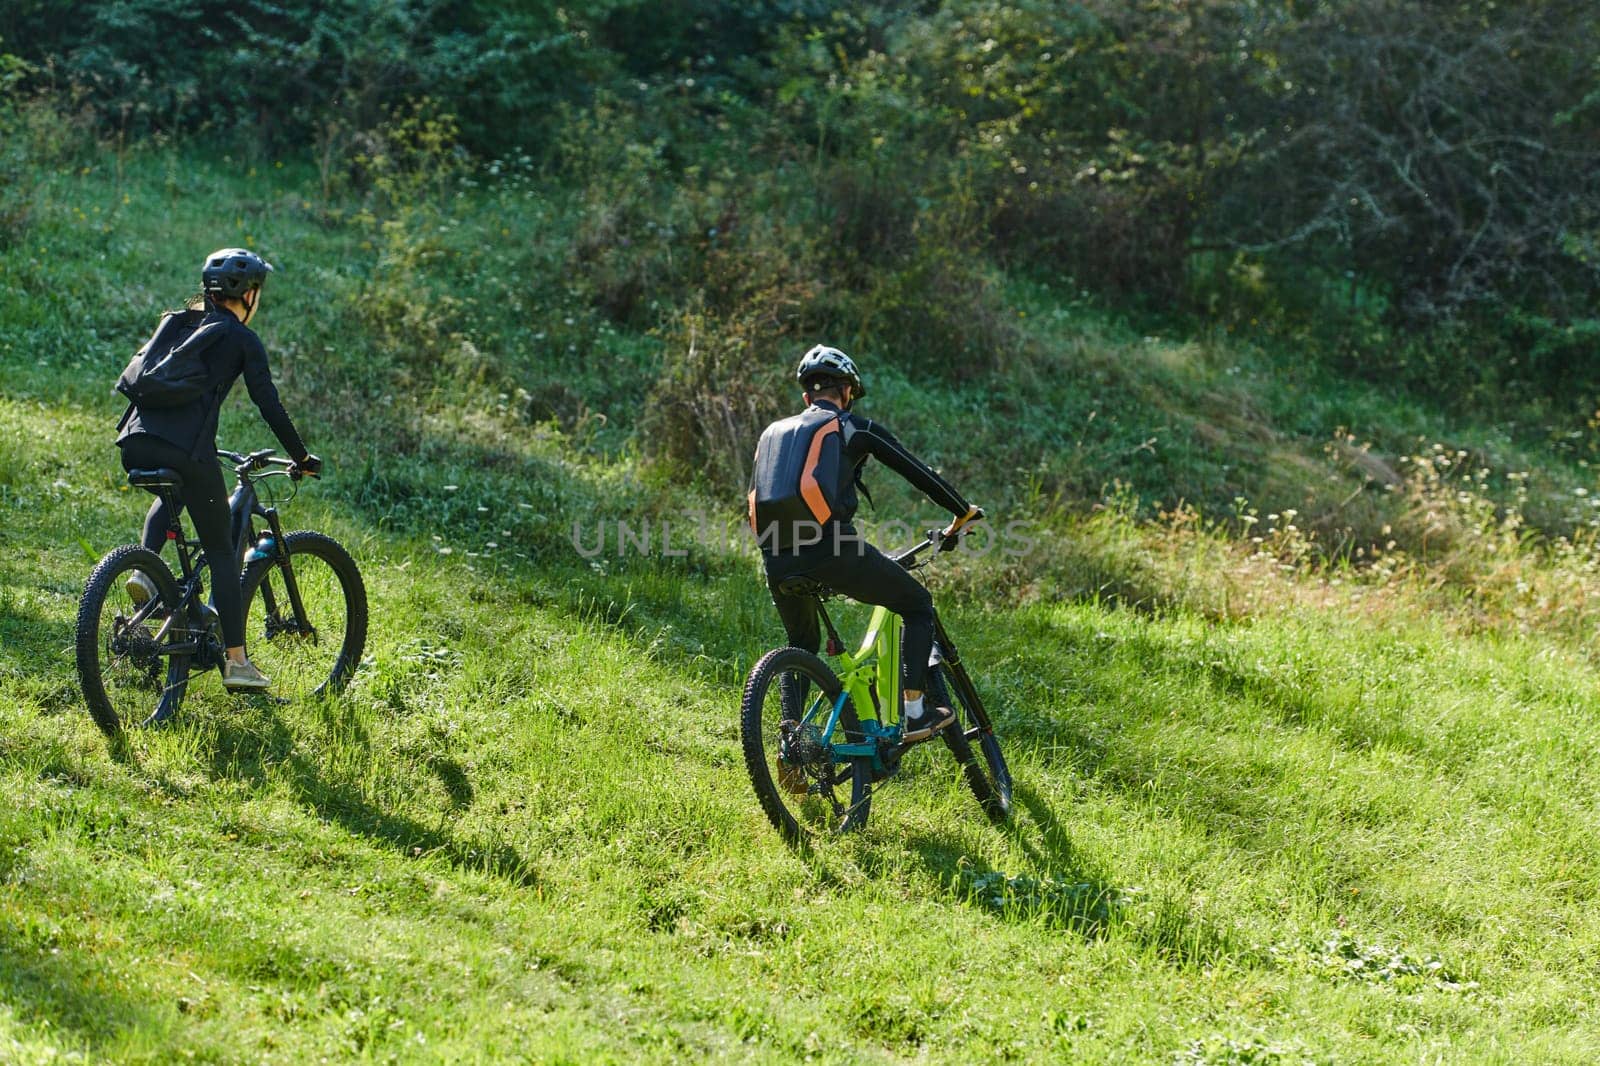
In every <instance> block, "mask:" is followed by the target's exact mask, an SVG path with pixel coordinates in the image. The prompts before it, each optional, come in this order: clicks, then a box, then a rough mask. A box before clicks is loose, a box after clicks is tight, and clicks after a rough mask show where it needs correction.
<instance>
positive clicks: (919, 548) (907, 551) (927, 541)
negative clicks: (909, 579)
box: [889, 525, 972, 570]
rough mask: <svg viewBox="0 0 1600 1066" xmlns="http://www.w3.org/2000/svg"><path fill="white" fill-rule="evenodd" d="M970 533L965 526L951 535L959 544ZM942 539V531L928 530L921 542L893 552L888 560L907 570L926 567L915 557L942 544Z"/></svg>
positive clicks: (943, 537)
mask: <svg viewBox="0 0 1600 1066" xmlns="http://www.w3.org/2000/svg"><path fill="white" fill-rule="evenodd" d="M971 532H972V526H971V525H967V526H964V527H962V528H961V529H958V530H957V531H956V532H955V533H954V534H952V535H953V536H954V537H955V539H956V540H957V542H959V541H960V540H961V538H962V537H965V536H966V535H967V534H969V533H971ZM944 539H945V536H944V530H942V529H930V530H928V533H927V535H926V536H925V537H923V538H922V540H921V541H920V542H919V543H917V544H913V545H912V546H911V547H909V548H903V549H901V550H900V551H898V552H895V553H894V554H893V555H891V556H889V558H891V559H893V560H894V561H895V562H897V563H899V564H900V565H901V566H903V567H905V568H906V569H907V570H915V569H917V568H918V567H921V566H927V565H928V564H927V563H926V562H920V561H918V559H917V556H919V555H921V554H922V553H923V552H925V551H927V550H928V549H929V548H932V547H936V546H937V545H939V544H942V543H943V542H944Z"/></svg>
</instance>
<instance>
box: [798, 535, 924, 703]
mask: <svg viewBox="0 0 1600 1066" xmlns="http://www.w3.org/2000/svg"><path fill="white" fill-rule="evenodd" d="M857 545H858V546H857ZM766 566H767V587H768V589H769V590H770V591H771V592H772V603H773V606H775V607H777V608H778V617H779V618H781V619H782V620H783V628H784V631H785V632H786V633H787V634H788V637H789V643H790V644H792V645H794V646H795V647H797V648H804V649H805V650H806V651H810V652H814V651H816V650H817V648H818V647H819V646H820V645H821V643H822V633H821V629H820V626H819V624H818V621H817V601H816V600H815V599H814V598H812V597H810V596H791V595H789V594H788V593H785V592H780V591H779V590H778V585H779V584H780V583H781V582H782V581H783V579H784V578H788V577H793V576H796V575H797V574H804V575H805V576H806V577H809V578H811V579H812V580H814V581H820V582H821V583H822V584H824V585H827V586H828V587H829V588H831V589H833V590H834V591H835V592H841V593H843V594H844V595H846V596H849V597H850V598H851V599H853V600H860V601H861V602H862V603H872V604H879V605H881V606H884V607H887V608H889V610H891V611H893V612H894V613H895V614H897V615H899V616H900V618H901V619H902V620H903V621H904V622H905V629H904V630H903V633H904V636H903V637H902V638H901V642H900V648H901V658H900V676H901V677H902V678H903V679H904V686H905V687H906V688H908V689H911V690H912V691H918V692H920V691H922V690H924V689H926V688H927V687H928V682H927V675H928V656H929V654H930V653H931V652H932V650H933V596H932V595H931V594H930V593H929V592H928V590H927V589H926V588H924V587H923V585H922V583H921V582H920V581H918V580H917V579H916V578H914V577H912V576H911V574H910V573H908V572H907V571H906V568H905V567H903V566H901V565H900V564H899V563H897V562H895V561H894V560H893V559H891V558H889V557H888V556H887V555H884V554H883V553H882V552H881V551H879V550H878V549H877V548H874V547H873V546H872V545H870V544H868V543H866V542H865V541H856V542H854V543H852V544H851V546H849V547H846V548H845V549H844V550H843V551H841V552H840V553H839V554H838V555H831V556H819V555H811V554H807V553H801V554H800V555H798V556H795V555H787V556H785V555H779V556H767V557H766Z"/></svg>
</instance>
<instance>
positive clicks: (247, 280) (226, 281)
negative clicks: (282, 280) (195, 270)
mask: <svg viewBox="0 0 1600 1066" xmlns="http://www.w3.org/2000/svg"><path fill="white" fill-rule="evenodd" d="M270 273H272V264H271V263H269V262H267V261H266V260H265V259H263V258H261V257H260V256H259V255H257V254H256V253H254V252H252V251H250V249H248V248H222V249H219V250H217V251H215V252H212V253H211V254H210V255H208V256H206V265H205V266H203V267H201V268H200V284H201V286H202V287H203V288H204V289H205V292H206V295H207V296H212V297H221V298H223V299H225V300H237V299H239V298H240V297H242V296H243V295H244V294H245V293H247V292H249V291H250V290H251V289H259V288H261V284H262V282H264V281H266V280H267V275H268V274H270Z"/></svg>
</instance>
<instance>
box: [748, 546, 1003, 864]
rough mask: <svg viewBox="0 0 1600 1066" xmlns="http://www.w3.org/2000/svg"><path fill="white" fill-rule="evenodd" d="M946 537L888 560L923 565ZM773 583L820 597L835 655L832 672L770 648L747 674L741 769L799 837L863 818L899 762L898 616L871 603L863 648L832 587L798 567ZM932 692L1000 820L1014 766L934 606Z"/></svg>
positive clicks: (800, 655)
mask: <svg viewBox="0 0 1600 1066" xmlns="http://www.w3.org/2000/svg"><path fill="white" fill-rule="evenodd" d="M941 538H942V531H940V530H936V529H935V530H929V531H928V535H927V538H926V539H924V540H923V541H922V543H920V544H917V545H914V546H913V547H911V548H908V549H906V550H904V551H902V552H899V553H898V554H896V555H894V556H891V558H893V559H894V560H895V561H896V562H898V563H899V564H900V565H901V566H904V567H905V568H906V569H907V570H915V569H917V568H919V567H923V566H927V565H928V560H927V559H924V558H923V553H924V552H927V551H928V550H929V549H931V548H934V547H935V546H936V545H938V544H939V542H940V540H941ZM780 587H781V589H782V590H783V591H784V592H788V593H792V594H794V595H798V596H815V597H816V598H817V613H818V616H819V618H820V619H821V621H822V624H823V626H824V627H825V628H826V630H827V634H828V646H827V651H828V654H830V655H832V656H836V657H837V659H838V661H839V669H838V671H837V672H836V671H835V670H834V669H833V668H832V667H830V666H829V665H828V663H826V662H824V661H823V660H822V659H821V658H819V657H818V656H816V655H813V654H812V653H811V652H808V651H805V650H803V649H801V648H775V649H774V650H772V651H769V652H768V653H767V654H765V655H763V656H762V657H761V659H760V660H759V661H758V662H757V663H756V665H755V667H754V668H753V669H751V671H750V676H749V678H748V680H746V682H745V687H744V700H743V704H742V707H741V711H740V718H739V729H740V734H741V737H742V739H743V742H744V761H745V768H746V769H747V770H749V772H750V783H751V784H752V785H754V786H755V790H756V796H757V797H758V798H759V799H760V801H761V809H762V810H764V811H766V813H767V817H768V818H770V819H771V820H772V824H773V825H774V826H776V827H777V828H778V831H779V832H781V833H782V834H783V835H784V836H785V837H787V838H789V839H790V840H794V841H798V840H802V839H804V838H805V837H807V836H808V835H811V834H814V833H822V832H845V831H849V830H852V829H859V828H861V827H862V826H864V825H865V824H866V821H867V815H868V813H869V811H870V810H871V806H872V791H873V788H874V786H875V785H877V784H879V783H880V782H883V781H886V780H887V779H889V778H890V777H893V776H894V775H895V774H896V773H898V772H899V770H900V760H901V756H902V755H904V754H905V752H906V750H907V749H908V748H909V747H910V745H908V744H906V743H905V742H904V741H903V739H902V732H903V717H902V712H903V709H902V706H901V705H902V703H903V696H902V693H901V687H902V686H901V680H900V631H901V626H902V623H901V620H900V617H899V616H898V615H896V614H894V613H892V612H890V611H889V610H887V609H886V608H883V607H875V608H873V611H872V616H871V619H870V620H869V622H868V624H867V632H866V635H865V637H863V638H862V641H861V644H860V646H859V647H858V648H857V650H856V651H855V652H853V653H852V652H848V651H846V650H845V645H844V643H843V642H842V641H841V640H840V639H839V633H838V631H837V630H836V629H835V628H834V624H833V619H832V618H830V617H829V616H828V612H827V609H826V606H825V605H824V602H823V601H824V600H826V599H827V598H829V597H830V596H832V595H833V592H832V590H830V589H828V588H826V587H825V586H823V585H820V584H818V583H817V582H815V581H812V580H810V579H809V578H805V577H797V578H791V579H789V580H788V581H785V582H784V583H783V584H782V585H781V586H780ZM927 698H928V701H929V702H930V703H931V704H932V705H933V706H944V707H949V708H950V709H951V710H953V711H954V712H955V721H954V722H953V723H952V724H950V725H948V726H946V727H945V728H944V729H943V730H941V731H940V733H939V734H938V735H939V736H940V738H942V739H943V740H944V743H945V747H946V748H947V749H948V750H949V752H950V754H951V755H953V756H954V757H955V760H956V763H957V765H959V766H960V768H961V772H962V774H963V776H964V777H965V778H966V781H967V784H968V786H969V787H970V788H971V789H972V794H973V795H974V796H976V797H977V800H978V803H979V805H981V806H982V807H983V809H984V811H985V813H987V814H988V815H989V817H990V818H991V819H992V820H994V821H995V822H1002V821H1004V820H1005V819H1006V817H1007V816H1008V815H1009V814H1010V812H1011V771H1010V770H1009V769H1007V767H1006V760H1005V757H1004V756H1003V755H1001V753H1000V741H999V739H998V738H997V737H996V736H995V731H994V721H993V719H992V718H990V716H989V712H988V711H987V710H986V709H985V707H984V705H983V701H982V700H981V699H980V698H979V697H978V690H977V688H976V687H975V686H974V685H973V683H972V678H971V676H970V675H969V674H968V672H967V668H966V666H965V665H964V664H963V663H962V661H961V656H960V654H959V653H958V652H957V651H956V646H955V643H954V642H953V641H952V640H951V639H950V634H949V633H948V632H947V631H946V629H945V627H944V622H943V621H942V620H941V619H940V618H939V616H938V614H937V612H936V613H935V615H934V649H933V655H932V657H931V659H930V661H929V664H928V690H927ZM975 749H976V750H975Z"/></svg>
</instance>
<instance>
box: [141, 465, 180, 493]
mask: <svg viewBox="0 0 1600 1066" xmlns="http://www.w3.org/2000/svg"><path fill="white" fill-rule="evenodd" d="M128 484H130V485H132V486H133V487H134V488H139V489H149V490H150V491H151V492H160V491H161V490H162V489H181V488H183V475H181V474H179V473H178V472H177V471H176V470H173V469H171V468H169V467H165V466H163V467H160V468H158V469H156V470H130V471H128Z"/></svg>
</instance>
